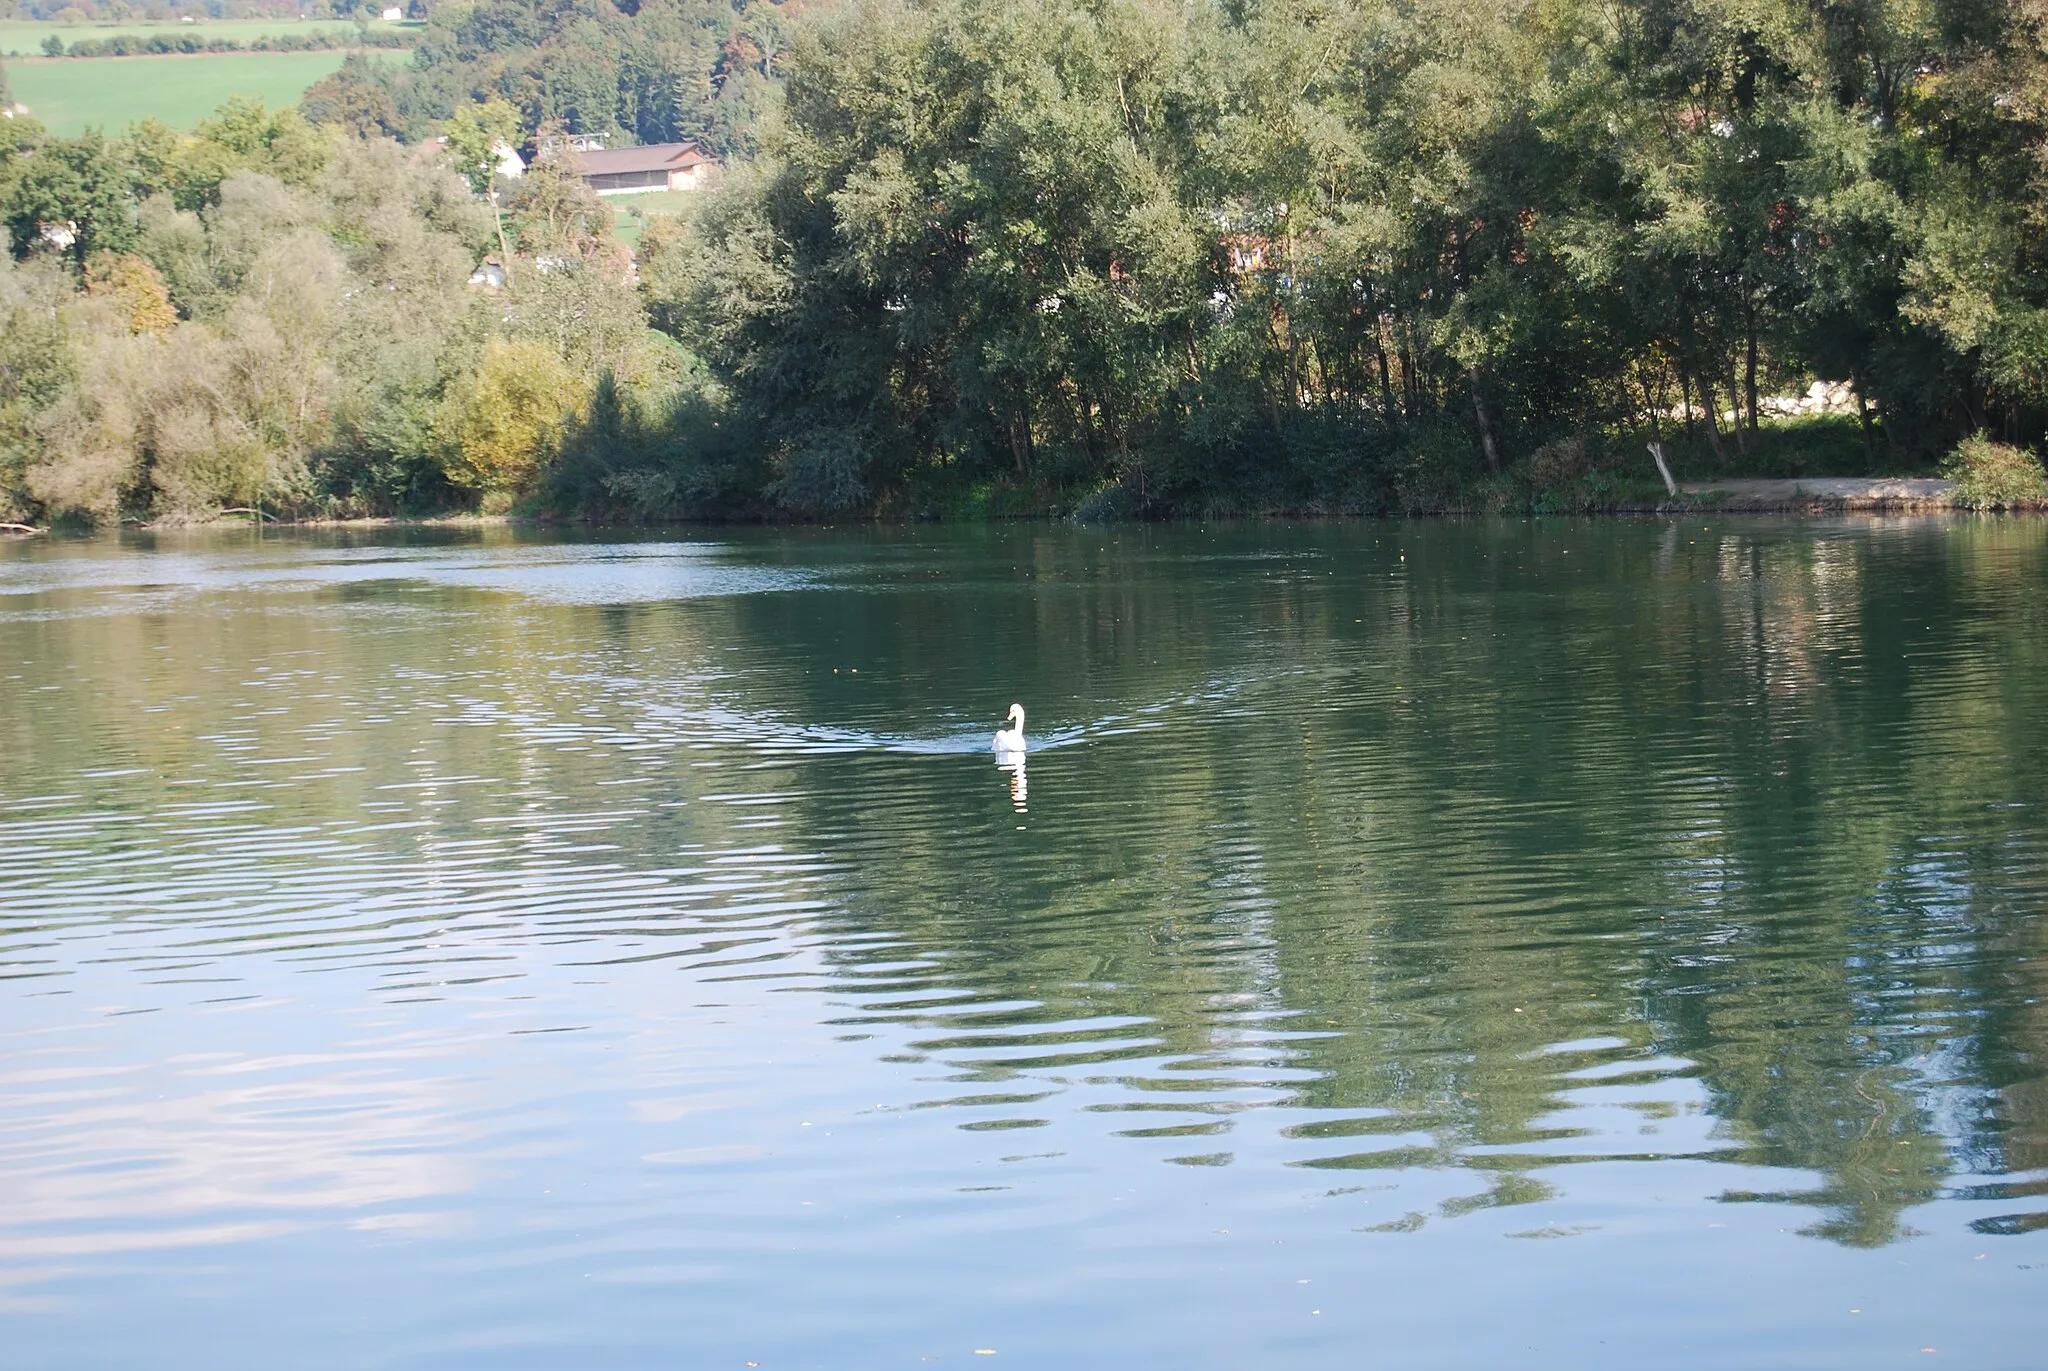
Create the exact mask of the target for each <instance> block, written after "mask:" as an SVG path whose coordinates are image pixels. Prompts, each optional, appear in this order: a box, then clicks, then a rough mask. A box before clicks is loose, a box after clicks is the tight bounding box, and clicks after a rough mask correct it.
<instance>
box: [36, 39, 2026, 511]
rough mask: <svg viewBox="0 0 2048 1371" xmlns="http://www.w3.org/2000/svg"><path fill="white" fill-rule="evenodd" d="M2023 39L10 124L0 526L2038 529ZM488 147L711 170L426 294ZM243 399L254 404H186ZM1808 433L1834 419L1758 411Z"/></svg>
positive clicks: (568, 218)
mask: <svg viewBox="0 0 2048 1371" xmlns="http://www.w3.org/2000/svg"><path fill="white" fill-rule="evenodd" d="M2044 23H2048V8H2044V7H2043V6H2042V5H2041V4H2040V3H2039V0H1969V2H1968V3H1964V2H1963V0H1954V2H1953V3H1942V4H1936V5H1932V6H1929V5H1924V4H1919V3H1913V2H1909V0H1855V3H1846V4H1836V3H1829V4H1811V3H1804V2H1803V0H1772V3H1766V4H1764V5H1762V6H1758V5H1756V4H1752V3H1749V2H1748V0H1743V3H1735V0H1637V2H1636V3H1631V4H1625V5H1593V4H1586V3H1578V2H1577V0H1563V2H1562V3H1555V2H1552V0H1546V3H1542V4H1537V3H1519V4H1518V3H1509V4H1504V5H1503V4H1486V5H1481V4H1476V3H1473V2H1472V0H1425V2H1424V3H1421V4H1407V5H1398V6H1397V5H1392V4H1387V3H1384V0H1273V2H1272V3H1243V2H1242V0H1232V2H1231V3H1207V2H1206V0H1198V2H1196V3H1170V4H1169V3H1164V2H1163V0H1111V2H1108V3H1093V4H1084V3H1077V2H1075V0H1045V2H1044V3H1034V4H1030V5H1022V4H1016V3H1002V2H999V0H923V3H905V2H904V0H854V2H853V3H849V4H845V5H841V6H838V7H830V8H827V7H820V8H818V9H815V10H811V11H805V12H799V11H797V10H796V9H795V8H794V7H793V6H772V5H760V4H749V5H743V6H734V5H730V4H728V3H726V0H715V3H714V0H654V2H653V3H646V4H642V5H640V6H639V7H638V8H637V10H632V9H628V8H621V7H620V6H618V5H617V4H614V3H613V2H612V0H590V3H584V4H581V5H565V6H561V7H558V8H555V9H545V8H542V7H540V6H536V5H534V4H531V3H528V2H527V0H492V3H489V4H485V5H479V6H475V7H449V8H446V9H444V10H442V11H440V12H438V13H437V14H436V16H435V17H434V18H433V20H432V21H431V22H430V23H429V24H428V26H427V29H426V32H425V34H424V36H423V37H422V38H421V39H420V41H419V43H418V46H417V50H416V52H415V54H414V60H413V62H412V63H411V65H409V66H407V67H404V68H402V69H389V68H385V67H381V66H378V65H377V64H375V63H373V62H365V61H352V62H351V63H350V64H349V65H348V66H346V67H345V68H344V69H343V71H342V72H341V73H339V74H338V75H337V76H336V77H334V78H332V79H331V80H330V81H326V82H322V83H321V84H320V85H319V86H316V87H315V88H314V89H313V90H312V91H309V92H308V94H307V98H306V100H305V101H304V102H303V114H304V117H303V118H302V117H300V116H299V115H295V114H289V113H286V114H276V113H268V112H263V111H260V110H251V109H249V108H247V107H240V106H238V107H234V108H231V109H229V110H225V111H223V113H222V115H221V116H220V117H219V118H218V119H216V120H215V121H213V122H212V123H211V124H210V125H208V126H207V127H205V128H203V129H202V130H200V131H199V133H198V134H196V135H194V136H189V137H187V136H181V135H174V134H171V133H169V132H168V131H167V130H163V129H161V128H151V127H147V126H145V127H143V128H139V129H135V130H132V131H129V132H128V133H127V134H125V135H124V136H121V137H117V138H101V137H97V136H93V137H87V138H83V139H70V140H66V139H50V138H47V137H44V136H42V135H41V134H40V133H39V131H36V130H35V129H34V128H33V126H32V125H31V124H30V123H29V122H28V121H16V126H15V127H14V128H13V129H11V130H10V137H11V141H10V144H9V146H8V147H7V148H6V149H5V150H0V159H4V160H0V212H4V215H5V217H6V220H7V223H8V225H9V228H10V231H11V235H12V243H13V249H14V257H15V259H16V261H15V262H14V264H13V265H12V266H10V267H9V268H8V270H7V272H6V274H5V275H4V276H0V309H4V310H6V311H8V312H9V315H8V317H9V319H10V321H11V322H10V324H9V326H8V328H7V330H6V337H7V342H6V343H5V344H0V348H4V350H5V352H6V356H5V357H4V358H0V503H5V504H6V506H7V508H8V510H9V511H10V515H9V517H12V518H19V519H22V520H24V521H41V520H47V519H53V518H59V517H64V516H66V515H67V514H68V515H73V516H91V517H96V518H100V519H105V518H111V517H131V518H152V517H164V516H166V515H179V516H193V517H199V516H203V515H204V514H205V513H206V512H207V511H208V510H211V509H219V508H223V507H251V508H255V507H261V508H263V509H265V510H266V511H269V512H271V513H274V514H280V515H313V514H335V515H339V514H352V513H389V512H424V511H431V510H440V509H463V508H476V507H480V506H481V507H485V508H490V509H506V508H518V509H526V510H530V511H533V512H537V513H553V514H559V515H566V516H587V517H604V518H613V517H633V518H668V517H699V516H711V517H759V516H767V517H818V516H824V515H837V514H845V513H862V514H874V513H881V514H895V515H912V516H915V515H923V514H949V513H951V514H969V513H1002V512H1032V513H1037V512H1065V511H1075V510H1078V511H1080V512H1083V513H1086V514H1091V515H1101V516H1112V517H1113V516H1118V515H1171V514H1184V513H1201V512H1221V511H1243V510H1261V509H1320V510H1337V511H1361V512H1376V511H1402V510H1408V511H1423V510H1447V509H1547V508H1601V507H1611V506H1612V505H1614V504H1616V503H1621V502H1627V501H1631V500H1636V499H1641V498H1649V497H1652V496H1654V495H1656V494H1657V493H1658V492H1660V491H1661V486H1660V485H1659V484H1658V483H1657V480H1656V477H1655V475H1654V472H1653V471H1652V469H1651V468H1650V466H1649V462H1648V459H1647V457H1646V456H1645V455H1644V452H1643V449H1644V445H1645V444H1646V443H1647V442H1651V441H1657V442H1660V443H1662V444H1664V445H1665V446H1666V447H1667V448H1668V450H1669V451H1670V453H1671V455H1672V460H1673V462H1674V464H1675V465H1676V466H1677V467H1678V468H1679V470H1680V474H1681V475H1702V474H1708V473H1730V472H1753V473H1757V474H1800V473H1811V472H1818V471H1832V472H1835V473H1839V474H1858V473H1864V472H1878V471H1888V472H1894V473H1897V472H1911V471H1930V470H1933V469H1934V468H1935V467H1936V465H1937V464H1938V463H1940V462H1941V461H1942V459H1943V457H1944V455H1946V454H1949V453H1951V452H1953V451H1956V450H1958V445H1959V444H1963V443H1964V440H1965V439H1969V438H1971V436H1972V435H1977V434H1981V435H1984V440H1982V441H1976V442H1973V443H1971V444H1968V445H1965V446H1963V447H1962V448H1961V449H1960V450H1961V451H1962V452H1963V453H1964V454H1965V456H1966V458H1967V459H1968V460H1972V461H1974V460H1977V458H1976V457H1972V456H1970V454H1979V455H1981V454H1984V453H1990V454H1992V457H1993V458H1995V460H1996V461H1997V462H2001V463H2006V464H2008V466H2011V469H2012V470H2013V471H2016V472H2017V473H2018V477H2017V478H2016V479H2018V480H2019V487H2018V488H2023V489H2038V488H2039V486H2038V483H2039V464H2038V460H2037V459H2035V458H2033V457H2031V456H2028V455H2026V454H2024V453H2016V452H2015V450H2014V449H2015V446H2017V447H2019V448H2027V447H2031V446H2034V445H2037V444H2038V442H2039V439H2040V437H2041V433H2042V430H2043V425H2044V419H2048V275H2044V273H2043V271H2042V270H2041V268H2042V266H2043V265H2044V252H2048V215H2044V206H2048V201H2044V194H2043V192H2044V189H2048V183H2044V179H2043V178H2044V176H2048V31H2044V27H2043V26H2044ZM486 128H502V129H504V130H506V131H507V132H508V134H509V135H511V136H513V137H514V138H516V140H517V141H519V142H520V143H521V144H522V145H523V146H524V147H525V148H526V149H527V150H528V151H532V150H534V149H535V148H536V147H537V146H538V142H539V139H538V137H537V135H538V134H539V133H540V132H541V131H543V130H562V131H566V132H589V133H601V134H604V135H606V136H607V137H609V138H610V139H611V140H612V141H613V145H614V146H617V145H620V144H623V143H630V142H636V141H637V142H655V141H666V140H680V139H691V140H698V141H702V142H704V143H705V144H706V145H707V146H709V147H711V148H713V149H714V150H716V151H718V152H720V153H722V154H723V155H724V156H725V157H726V159H727V160H728V163H729V168H728V171H727V174H726V175H725V177H724V180H723V183H722V185H721V186H720V187H718V188H717V189H715V190H713V191H710V192H707V193H704V194H702V195H701V196H700V197H699V199H698V201H697V204H696V209H695V212H694V213H692V214H691V215H690V216H689V218H688V219H687V220H686V221H672V220H654V221H650V226H649V228H648V231H647V233H646V236H645V237H644V238H643V240H642V242H641V244H640V251H639V260H638V261H637V263H633V262H630V261H629V260H628V255H627V254H626V253H625V251H624V249H623V248H622V247H620V245H619V244H617V243H616V242H615V241H613V240H612V237H611V222H612V211H611V209H610V207H609V206H606V205H600V204H599V203H598V202H596V201H595V200H593V199H592V198H591V197H590V196H589V195H588V194H587V192H585V191H584V190H583V188H582V186H581V184H580V182H579V181H578V180H577V179H576V177H575V176H574V175H573V173H571V172H570V171H569V170H568V169H566V168H564V167H562V166H560V165H555V166H552V167H549V166H546V165H544V166H543V167H542V169H541V173H540V174H538V175H535V176H531V177H529V178H526V179H525V180H524V181H523V182H521V183H519V184H517V185H514V184H511V183H501V184H500V185H499V186H498V187H497V189H498V190H500V191H501V192H503V193H504V194H505V196H506V197H507V198H506V199H505V201H504V203H505V204H506V205H507V206H508V207H509V211H510V218H509V220H508V225H509V228H508V234H509V236H508V239H507V246H509V247H510V248H511V250H512V251H511V260H510V261H508V262H507V263H506V264H505V265H506V266H508V267H509V268H510V279H509V281H508V282H507V283H506V286H505V289H504V290H503V291H502V292H496V291H493V290H490V289H486V288H472V287H470V286H468V285H466V284H465V283H466V282H467V281H468V279H469V273H470V270H471V269H472V267H474V266H475V264H476V263H477V261H478V260H479V259H480V257H481V256H482V255H483V254H485V253H486V252H493V253H495V252H496V251H497V249H498V241H497V238H496V225H495V223H494V221H493V219H492V215H491V210H490V206H489V204H488V203H487V202H486V201H485V200H484V199H482V198H479V197H478V196H476V195H473V194H470V193H468V192H466V191H465V190H464V189H463V184H462V182H461V181H460V180H459V179H458V177H457V173H458V172H460V171H463V170H468V171H470V172H472V173H479V174H478V175H477V177H476V180H475V187H476V188H477V189H479V190H487V189H489V185H488V182H489V177H488V173H487V171H485V170H483V169H482V168H481V167H480V166H479V164H478V163H477V162H476V160H475V157H474V154H473V153H472V154H460V153H459V152H458V153H457V154H449V153H445V152H443V151H441V150H439V149H437V148H436V147H435V146H434V145H433V144H432V143H431V142H430V141H429V140H430V139H431V138H432V137H433V136H435V135H438V134H440V133H443V132H447V133H449V134H451V136H454V141H455V144H456V146H457V147H458V149H459V148H460V147H461V146H463V145H464V142H465V138H464V136H462V135H463V134H464V131H465V130H467V131H468V132H469V134H471V135H475V134H476V133H477V131H479V130H484V129H486ZM471 141H474V139H473V138H472V139H471ZM489 141H490V140H489V138H484V139H483V143H484V145H485V146H488V144H489ZM464 155H469V156H470V157H471V161H470V163H469V164H468V165H467V166H466V167H465V166H463V165H459V164H460V163H461V162H462V157H463V156H464ZM372 168H375V169H376V170H371V169H372ZM237 349H241V351H237ZM289 349H297V351H296V352H289ZM288 353H289V355H290V356H292V357H293V358H294V360H293V362H292V363H291V365H290V366H289V367H286V368H283V370H282V371H281V372H280V379H279V381H278V384H279V385H283V384H284V381H283V377H284V376H285V375H286V374H288V376H289V379H290V381H291V383H292V385H293V386H295V387H296V389H289V388H287V389H288V390H289V393H288V394H287V393H286V392H285V391H279V392H278V393H276V394H272V393H271V391H269V390H267V389H265V388H264V387H263V386H260V385H257V384H256V383H255V382H253V381H249V380H246V379H234V380H232V381H231V380H230V379H229V378H245V377H246V376H248V375H250V374H253V373H252V371H251V368H253V367H254V365H255V361H256V360H257V359H258V358H260V359H262V360H266V361H267V360H271V359H276V358H280V357H283V356H286V355H288ZM238 358H243V359H244V360H241V361H238V360H237V359H238ZM193 377H202V378H216V379H209V380H206V381H205V383H204V384H199V383H197V382H194V381H193V380H192V378H193ZM145 381H146V382H147V384H144V382H145ZM238 387H240V388H239V389H238ZM1815 387H1818V388H1819V390H1820V391H1821V392H1824V393H1826V394H1827V395H1829V396H1832V397H1834V398H1833V399H1832V400H1831V401H1830V403H1829V405H1828V406H1827V407H1826V408H1825V410H1824V411H1823V412H1809V413H1804V414H1791V413H1788V412H1787V403H1786V402H1785V401H1784V399H1783V398H1782V397H1790V396H1798V395H1802V394H1806V393H1809V392H1812V391H1813V390H1814V388H1815ZM143 397H157V398H155V399H150V400H149V401H148V403H147V404H144V399H143ZM195 397H196V398H195ZM114 410H118V411H120V412H119V413H114V412H113V411H114ZM131 411H133V412H132V413H131ZM1989 440H1998V441H1997V442H1993V441H1989ZM2001 443H2002V444H2006V445H2012V446H2001V445H2000V444H2001ZM229 452H232V453H236V454H241V455H237V456H233V457H228V456H207V455H206V454H209V453H213V454H221V453H229ZM258 454H261V455H260V456H259V455H258ZM1987 460H1990V459H1987ZM2015 461H2016V462H2017V465H2016V466H2014V465H2012V464H2013V463H2014V462H2015ZM202 467H203V468H204V469H205V470H206V471H208V472H213V473H216V474H215V475H209V476H206V477H204V478H203V479H202V478H201V477H199V476H196V475H191V474H190V472H192V471H197V470H199V469H200V468H202ZM180 473H185V474H180ZM2028 482H2032V483H2034V484H2032V485H2029V484H2028Z"/></svg>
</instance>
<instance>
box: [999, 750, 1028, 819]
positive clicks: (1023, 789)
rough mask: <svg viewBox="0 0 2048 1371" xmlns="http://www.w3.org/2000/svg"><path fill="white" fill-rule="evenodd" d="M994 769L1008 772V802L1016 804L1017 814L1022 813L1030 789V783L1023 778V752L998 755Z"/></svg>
mask: <svg viewBox="0 0 2048 1371" xmlns="http://www.w3.org/2000/svg"><path fill="white" fill-rule="evenodd" d="M996 770H998V771H1007V772H1009V773H1010V803H1011V804H1012V805H1014V806H1016V809H1017V812H1018V813H1019V814H1022V813H1023V812H1024V799H1025V796H1027V795H1028V794H1030V790H1031V787H1030V784H1029V783H1028V782H1027V781H1026V780H1025V779H1024V754H1023V753H1021V752H1011V753H1006V754H1003V755H1001V756H998V757H997V758H996Z"/></svg>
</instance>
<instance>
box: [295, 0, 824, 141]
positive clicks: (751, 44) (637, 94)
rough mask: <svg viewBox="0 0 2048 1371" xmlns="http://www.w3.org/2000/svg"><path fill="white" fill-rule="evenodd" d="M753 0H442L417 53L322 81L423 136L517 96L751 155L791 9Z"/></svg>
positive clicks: (544, 112)
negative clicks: (478, 106)
mask: <svg viewBox="0 0 2048 1371" xmlns="http://www.w3.org/2000/svg"><path fill="white" fill-rule="evenodd" d="M798 8H799V5H798V4H797V3H794V0H792V2H791V3H786V4H780V5H778V4H769V3H759V2H757V3H751V4H748V3H744V2H743V0H638V2H637V3H636V0H625V3H614V0H482V3H479V4H475V5H467V4H450V5H442V6H437V7H436V8H435V9H434V10H433V11H432V13H431V15H430V16H429V17H428V20H427V23H426V26H425V27H424V29H423V30H421V32H420V33H419V35H418V37H417V38H416V40H415V41H414V43H413V55H412V61H411V63H410V64H409V65H404V66H387V65H383V64H378V63H370V62H357V63H351V64H350V65H349V66H348V67H346V68H345V69H344V70H343V71H342V72H340V73H338V74H337V75H336V76H334V77H331V78H329V79H328V80H326V81H323V82H321V83H320V84H319V85H316V86H315V87H314V88H313V90H312V91H311V92H309V97H308V103H307V106H306V108H307V112H308V115H309V117H313V116H315V115H316V114H318V115H320V116H323V117H324V115H325V112H326V111H328V110H330V109H332V110H335V111H337V115H336V117H339V118H344V119H345V120H346V121H347V122H348V123H350V124H351V126H353V127H355V128H357V129H358V130H360V131H364V132H372V133H390V134H396V135H399V136H402V137H406V138H411V139H419V138H422V137H425V136H427V135H429V134H431V133H434V132H438V131H439V126H440V122H441V121H442V120H445V119H448V118H449V117H451V116H452V115H454V113H455V112H456V111H457V110H458V109H460V108H461V107H462V106H464V105H465V104H469V103H472V102H476V101H482V100H492V99H496V100H503V101H505V102H507V103H508V104H510V105H512V106H513V107H514V108H515V109H517V110H518V111H519V114H520V121H521V123H522V125H523V127H524V130H525V132H526V134H527V135H528V138H529V142H528V144H527V146H528V147H529V149H530V148H531V146H532V144H531V142H530V139H531V136H532V135H533V134H534V133H535V132H536V131H537V130H539V129H541V128H544V127H559V128H561V129H562V130H564V131H566V132H569V133H591V134H602V135H604V136H606V138H607V139H608V140H609V142H610V145H611V146H613V147H617V146H619V145H621V144H626V143H662V142H671V141H676V140H681V139H694V140H697V141H700V142H702V143H704V144H705V145H706V146H708V147H710V148H711V149H713V150H714V151H716V152H718V153H720V154H722V155H725V156H743V155H746V154H748V153H750V152H751V151H752V150H753V146H754V131H755V128H756V126H757V125H758V124H759V122H760V120H761V118H762V116H763V115H764V113H765V112H766V111H767V110H768V109H769V108H770V107H771V106H772V104H773V96H774V93H775V91H776V88H777V87H776V82H775V78H776V76H777V75H778V67H777V61H778V58H779V57H780V55H781V53H782V51H783V49H784V45H785V42H786V40H785V38H784V36H783V34H784V28H785V26H786V24H787V23H788V22H789V17H790V16H791V15H792V14H793V13H794V12H795V11H796V10H797V9H798Z"/></svg>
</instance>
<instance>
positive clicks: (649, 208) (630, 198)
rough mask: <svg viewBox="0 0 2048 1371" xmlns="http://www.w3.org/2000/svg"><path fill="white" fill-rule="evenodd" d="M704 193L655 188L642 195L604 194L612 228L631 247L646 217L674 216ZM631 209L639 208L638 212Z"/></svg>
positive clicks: (645, 224)
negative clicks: (608, 205)
mask: <svg viewBox="0 0 2048 1371" xmlns="http://www.w3.org/2000/svg"><path fill="white" fill-rule="evenodd" d="M703 194H704V192H702V191H700V190H655V191H649V192H647V193H646V194H645V195H611V196H607V197H605V198H606V199H607V200H608V201H609V202H610V203H611V206H612V212H613V213H612V231H613V232H614V233H616V234H618V236H619V237H620V238H621V239H622V240H624V241H625V242H627V243H630V244H632V245H633V246H634V247H636V248H637V247H638V246H639V245H640V231H641V230H642V229H644V228H646V227H647V218H648V217H649V216H652V215H657V214H666V215H678V214H682V213H684V212H686V211H687V210H688V209H689V207H690V206H691V205H693V204H695V203H697V201H698V199H699V198H700V197H701V196H702V195H703ZM632 210H638V211H640V212H639V213H638V214H634V213H631V211H632Z"/></svg>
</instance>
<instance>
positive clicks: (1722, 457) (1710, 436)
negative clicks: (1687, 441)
mask: <svg viewBox="0 0 2048 1371" xmlns="http://www.w3.org/2000/svg"><path fill="white" fill-rule="evenodd" d="M1700 406H1701V408H1703V409H1705V410H1706V411H1707V446H1708V447H1710V448H1712V449H1713V450H1714V465H1715V466H1717V467H1725V466H1727V465H1728V449H1726V448H1724V447H1722V446H1721V412H1720V407H1719V406H1718V405H1716V404H1715V403H1714V386H1713V383H1712V382H1711V381H1709V380H1708V379H1707V373H1706V372H1704V371H1702V372H1701V373H1700Z"/></svg>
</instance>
